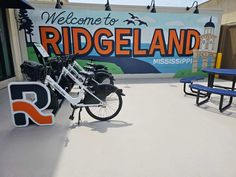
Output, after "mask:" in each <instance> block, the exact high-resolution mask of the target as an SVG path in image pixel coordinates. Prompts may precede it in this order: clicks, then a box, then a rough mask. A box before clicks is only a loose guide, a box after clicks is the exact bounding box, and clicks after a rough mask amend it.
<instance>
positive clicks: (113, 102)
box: [85, 92, 123, 121]
mask: <svg viewBox="0 0 236 177" xmlns="http://www.w3.org/2000/svg"><path fill="white" fill-rule="evenodd" d="M103 101H104V102H105V105H104V106H99V107H86V108H85V109H86V111H87V113H88V114H89V115H90V116H91V117H93V118H94V119H96V120H100V121H107V120H110V119H112V118H114V117H115V116H117V114H119V112H120V110H121V107H122V104H123V101H122V97H121V95H120V94H117V93H116V92H112V93H111V94H110V95H108V96H107V97H106V98H105V100H103Z"/></svg>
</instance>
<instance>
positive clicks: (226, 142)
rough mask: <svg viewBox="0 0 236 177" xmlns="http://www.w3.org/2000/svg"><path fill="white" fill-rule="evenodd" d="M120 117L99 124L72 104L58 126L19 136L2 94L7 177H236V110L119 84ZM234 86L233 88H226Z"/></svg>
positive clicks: (164, 86) (171, 88) (0, 123)
mask: <svg viewBox="0 0 236 177" xmlns="http://www.w3.org/2000/svg"><path fill="white" fill-rule="evenodd" d="M118 83H119V84H118V86H119V87H120V88H122V89H123V90H124V92H125V94H126V95H127V96H126V97H124V104H123V108H122V110H121V112H120V114H119V115H118V116H117V117H115V118H114V119H113V120H111V121H109V122H98V121H95V120H94V119H92V118H90V117H89V116H88V115H87V113H86V111H83V112H82V123H81V125H80V126H76V121H77V120H76V119H75V120H74V122H71V121H70V120H69V119H68V116H69V114H70V112H71V108H70V106H69V104H68V103H67V102H65V103H64V104H63V106H62V109H61V110H60V111H59V112H58V114H57V116H56V124H55V125H54V126H47V127H39V126H29V127H27V128H15V127H14V126H13V124H12V122H11V116H10V110H9V101H8V95H7V90H6V89H3V90H0V111H1V115H0V177H154V176H155V177H158V176H159V177H235V176H236V168H235V164H236V105H235V104H234V105H233V107H232V108H230V109H229V110H227V111H226V112H225V113H223V114H222V113H220V112H219V111H218V101H219V96H217V95H213V97H212V99H211V102H210V103H207V104H205V105H203V106H201V107H197V106H196V105H195V99H194V98H193V97H189V96H184V94H183V92H182V85H181V84H180V83H178V80H168V79H140V80H137V79H136V80H126V81H119V82H118ZM220 84H228V83H220Z"/></svg>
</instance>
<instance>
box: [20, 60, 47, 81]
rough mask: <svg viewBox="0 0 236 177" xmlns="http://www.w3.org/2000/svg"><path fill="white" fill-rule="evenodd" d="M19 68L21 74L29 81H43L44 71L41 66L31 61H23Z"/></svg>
mask: <svg viewBox="0 0 236 177" xmlns="http://www.w3.org/2000/svg"><path fill="white" fill-rule="evenodd" d="M20 67H21V73H22V74H24V75H25V77H26V79H27V80H29V81H43V80H44V79H45V76H46V71H45V67H44V66H43V65H42V64H39V63H36V62H33V61H24V63H22V64H21V65H20Z"/></svg>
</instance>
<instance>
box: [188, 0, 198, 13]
mask: <svg viewBox="0 0 236 177" xmlns="http://www.w3.org/2000/svg"><path fill="white" fill-rule="evenodd" d="M195 4H196V6H195V10H194V11H193V13H194V14H199V9H198V2H197V1H194V2H193V4H192V6H191V7H186V10H187V11H189V10H190V9H192V8H193V7H194V5H195Z"/></svg>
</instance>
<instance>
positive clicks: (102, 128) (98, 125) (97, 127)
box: [70, 120, 133, 133]
mask: <svg viewBox="0 0 236 177" xmlns="http://www.w3.org/2000/svg"><path fill="white" fill-rule="evenodd" d="M132 125H133V124H131V123H127V122H124V121H119V120H110V121H102V122H101V121H93V122H88V121H83V122H81V123H80V125H78V123H74V124H73V125H71V126H70V128H71V129H75V128H77V127H80V126H81V127H88V128H90V129H91V131H97V132H100V133H106V132H107V131H108V129H110V128H121V127H128V126H132Z"/></svg>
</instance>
